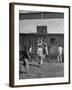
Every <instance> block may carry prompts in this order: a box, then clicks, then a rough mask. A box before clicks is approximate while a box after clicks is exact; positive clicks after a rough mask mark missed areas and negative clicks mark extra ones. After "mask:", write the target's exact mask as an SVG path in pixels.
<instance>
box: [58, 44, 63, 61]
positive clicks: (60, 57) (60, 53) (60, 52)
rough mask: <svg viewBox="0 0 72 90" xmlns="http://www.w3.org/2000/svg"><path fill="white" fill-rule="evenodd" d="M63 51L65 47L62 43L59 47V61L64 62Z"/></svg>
mask: <svg viewBox="0 0 72 90" xmlns="http://www.w3.org/2000/svg"><path fill="white" fill-rule="evenodd" d="M62 52H63V48H62V47H61V45H60V46H59V48H58V62H59V61H61V62H62Z"/></svg>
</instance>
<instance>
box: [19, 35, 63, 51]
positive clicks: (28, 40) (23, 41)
mask: <svg viewBox="0 0 72 90" xmlns="http://www.w3.org/2000/svg"><path fill="white" fill-rule="evenodd" d="M51 38H55V43H54V45H55V47H58V46H59V45H62V47H63V46H64V34H47V37H46V42H47V45H48V48H49V49H50V48H51V47H52V46H54V45H52V44H51V43H50V39H51ZM37 41H38V35H37V34H20V37H19V46H20V51H21V50H23V49H24V46H26V47H27V48H29V47H30V46H31V45H32V46H33V49H34V50H35V51H36V50H37Z"/></svg>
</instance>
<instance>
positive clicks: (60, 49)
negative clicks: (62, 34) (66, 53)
mask: <svg viewBox="0 0 72 90" xmlns="http://www.w3.org/2000/svg"><path fill="white" fill-rule="evenodd" d="M62 51H63V48H62V47H61V46H60V47H59V48H58V52H59V54H62Z"/></svg>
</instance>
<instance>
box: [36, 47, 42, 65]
mask: <svg viewBox="0 0 72 90" xmlns="http://www.w3.org/2000/svg"><path fill="white" fill-rule="evenodd" d="M37 55H38V58H39V62H38V66H39V65H40V63H41V64H42V63H43V50H42V48H41V46H38V49H37Z"/></svg>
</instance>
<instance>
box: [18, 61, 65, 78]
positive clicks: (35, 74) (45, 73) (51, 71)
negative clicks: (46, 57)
mask: <svg viewBox="0 0 72 90" xmlns="http://www.w3.org/2000/svg"><path fill="white" fill-rule="evenodd" d="M63 76H64V63H60V62H59V63H58V62H53V63H51V62H50V63H43V64H41V65H40V67H38V66H37V63H34V62H32V63H31V64H30V65H29V73H28V74H26V73H25V67H23V65H20V72H19V79H31V78H51V77H63Z"/></svg>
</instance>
